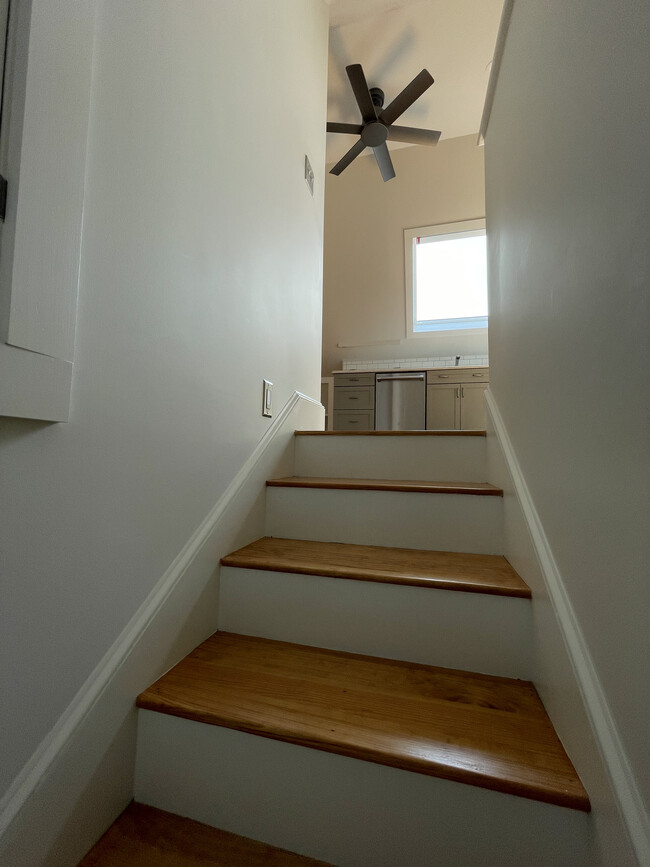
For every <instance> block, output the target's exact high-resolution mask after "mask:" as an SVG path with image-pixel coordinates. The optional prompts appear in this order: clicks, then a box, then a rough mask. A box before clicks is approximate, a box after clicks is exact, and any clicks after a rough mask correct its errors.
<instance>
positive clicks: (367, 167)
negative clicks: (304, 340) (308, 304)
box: [323, 136, 487, 376]
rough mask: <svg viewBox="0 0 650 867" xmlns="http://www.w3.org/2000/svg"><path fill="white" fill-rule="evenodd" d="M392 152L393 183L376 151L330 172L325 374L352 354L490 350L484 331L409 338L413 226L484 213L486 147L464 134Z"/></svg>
mask: <svg viewBox="0 0 650 867" xmlns="http://www.w3.org/2000/svg"><path fill="white" fill-rule="evenodd" d="M392 159H393V164H394V166H395V171H396V173H397V176H396V177H395V178H394V179H393V180H391V181H387V182H386V183H384V182H383V181H382V179H381V175H380V174H379V169H378V168H377V164H376V162H375V158H374V156H373V155H372V154H370V155H369V156H361V157H358V158H357V159H356V160H355V162H354V163H353V164H352V165H351V166H350V167H349V168H347V169H346V170H345V172H343V174H341V175H340V176H339V177H335V176H334V175H330V174H329V173H328V175H327V180H326V184H325V264H324V279H323V375H324V376H326V375H328V374H329V372H330V371H331V370H337V369H340V367H341V362H342V361H343V360H352V359H372V358H380V359H381V358H414V357H420V356H421V357H426V356H434V355H485V354H487V334H486V330H485V329H481V330H480V331H479V332H478V333H474V334H468V333H467V332H464V333H463V334H460V333H459V332H456V333H449V332H447V333H445V332H438V333H437V334H435V335H433V336H431V337H428V336H427V337H416V338H412V339H410V340H406V318H405V317H406V303H405V294H404V292H405V288H404V229H408V228H414V227H416V226H431V225H435V224H439V223H452V222H456V221H458V220H470V219H475V218H477V217H483V216H484V214H485V191H484V176H483V148H479V147H477V146H476V136H463V137H462V138H455V139H444V140H443V141H441V142H440V143H439V144H438V145H437V146H436V147H434V148H425V147H407V148H400V149H398V150H396V151H393V152H392ZM337 344H342V345H345V347H347V348H343V347H342V346H338V345H337Z"/></svg>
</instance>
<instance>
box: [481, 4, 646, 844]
mask: <svg viewBox="0 0 650 867" xmlns="http://www.w3.org/2000/svg"><path fill="white" fill-rule="evenodd" d="M649 22H650V19H649V18H648V15H647V8H644V4H642V3H636V2H625V3H623V4H611V3H609V2H608V0H573V2H572V3H569V4H567V3H565V2H563V0H548V2H545V3H543V4H539V3H536V2H535V0H515V4H514V11H513V17H512V21H511V25H510V30H509V33H508V38H507V42H506V48H505V54H504V57H503V65H502V67H501V73H500V76H499V80H498V85H497V90H496V98H495V102H494V107H493V110H492V115H491V119H490V122H489V126H488V129H487V135H486V148H485V150H486V201H487V221H488V239H489V269H490V366H491V383H490V387H491V390H492V392H493V395H494V398H495V400H496V403H497V405H498V407H499V410H500V412H501V415H502V417H503V420H504V423H505V426H506V428H507V430H508V433H509V436H510V439H511V440H512V444H513V448H514V452H515V453H516V457H517V459H518V462H519V464H520V467H521V470H522V474H523V477H524V478H525V481H526V483H527V485H528V488H529V490H530V494H531V497H532V500H533V502H534V505H535V508H536V509H537V512H538V514H539V516H540V519H541V522H542V525H543V527H544V531H545V533H546V536H547V538H548V542H549V545H550V548H551V549H552V552H553V556H554V558H555V561H556V563H557V566H558V569H559V573H560V575H561V578H562V581H563V583H564V587H565V589H566V593H567V596H568V600H569V603H570V605H571V606H572V608H573V611H574V612H575V616H576V620H577V628H578V629H579V630H580V631H581V633H582V636H583V637H584V642H585V646H586V650H587V654H588V657H589V658H590V660H591V661H592V662H593V665H594V666H595V671H596V673H597V675H596V676H597V681H598V682H599V684H600V687H602V690H603V695H604V699H605V703H606V706H607V707H608V708H609V711H611V714H612V717H613V731H614V734H615V735H616V734H618V735H620V739H621V743H622V745H623V749H624V752H625V754H626V755H627V759H628V760H629V764H630V768H631V769H632V772H631V773H632V777H633V778H635V779H636V784H637V785H638V787H639V790H640V792H641V798H640V800H639V802H638V803H637V806H638V807H639V811H638V813H637V817H638V818H639V821H640V822H642V821H643V815H642V814H643V809H644V808H643V804H644V803H645V811H646V821H647V809H648V806H649V805H650V752H649V751H648V738H647V735H648V730H647V720H648V712H649V711H650V679H649V678H648V671H647V660H648V658H649V653H650V630H649V629H648V623H649V622H650V592H649V585H648V571H647V567H648V553H649V552H648V539H649V537H650V534H649V532H648V531H649V527H648V511H647V493H648V442H649V441H650V437H649V433H650V431H649V429H648V427H649V426H648V414H647V399H648V371H649V369H650V364H649V362H650V358H649V357H648V347H649V342H648V299H649V297H650V293H649V291H648V289H649V281H650V262H649V258H648V237H649V236H650V210H649V209H648V200H649V194H650V161H649V160H648V140H649V139H650V111H649V109H650V105H649V102H648V92H649V91H648V80H649V79H650V54H649V53H648V50H647V46H648V38H649V36H650V27H649ZM633 789H634V782H633V781H632V783H631V787H630V789H629V791H630V792H632V793H633ZM628 806H629V804H628ZM647 827H648V826H647V825H646V831H645V833H646V834H647ZM643 834H644V832H643V831H641V832H640V836H639V839H642V838H643ZM647 843H648V845H650V839H648V841H647ZM646 855H648V856H650V852H647V853H646Z"/></svg>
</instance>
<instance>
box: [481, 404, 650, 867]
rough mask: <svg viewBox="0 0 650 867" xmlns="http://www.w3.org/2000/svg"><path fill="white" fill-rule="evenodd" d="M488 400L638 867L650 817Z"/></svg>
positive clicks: (646, 849)
mask: <svg viewBox="0 0 650 867" xmlns="http://www.w3.org/2000/svg"><path fill="white" fill-rule="evenodd" d="M485 402H486V404H487V409H488V412H489V414H490V417H491V419H492V424H493V428H494V431H495V434H496V438H497V441H498V443H499V446H500V447H501V451H502V453H503V457H504V460H505V462H506V466H507V467H508V470H509V472H510V475H511V477H512V482H513V487H514V491H515V495H516V497H517V499H518V501H519V505H520V507H521V511H522V513H523V516H524V520H525V522H526V525H527V527H528V530H529V532H530V535H531V539H532V542H533V546H534V548H535V552H536V554H537V557H538V559H539V563H540V567H541V570H542V574H543V576H544V580H545V582H546V587H547V589H548V594H549V598H550V600H551V603H552V605H553V610H554V612H555V616H556V618H557V622H558V625H559V628H560V631H561V633H562V635H563V638H564V641H565V643H566V646H567V650H568V653H569V657H570V659H571V662H572V664H573V667H574V671H575V675H576V679H577V681H578V686H579V688H580V691H581V694H582V698H583V701H584V704H585V708H586V711H587V715H588V717H589V720H590V722H591V725H592V727H593V731H594V735H595V737H596V740H597V742H598V745H599V748H600V751H601V754H602V758H603V762H604V765H605V767H606V769H607V772H608V774H609V777H610V781H611V784H612V789H613V791H614V794H615V797H616V798H617V800H618V807H619V809H620V811H621V815H622V816H623V820H624V822H625V825H626V827H627V830H628V833H629V835H630V838H631V841H632V845H633V847H634V851H635V854H636V856H637V858H638V859H639V863H640V864H650V818H649V817H648V814H647V812H646V810H645V807H644V804H643V800H642V798H641V794H640V792H639V789H638V787H637V784H636V780H635V779H634V775H633V773H632V769H631V767H630V763H629V760H628V758H627V755H626V753H625V750H624V748H623V744H622V742H621V738H620V735H619V732H618V728H617V726H616V723H615V721H614V719H613V717H612V714H611V711H610V709H609V705H608V703H607V699H606V698H605V694H604V692H603V688H602V686H601V683H600V679H599V677H598V673H597V671H596V668H595V666H594V663H593V660H592V658H591V654H590V652H589V648H588V647H587V643H586V641H585V638H584V635H583V633H582V630H581V629H580V624H579V623H578V620H577V618H576V614H575V611H574V609H573V606H572V604H571V601H570V599H569V597H568V595H567V592H566V588H565V585H564V582H563V580H562V576H561V574H560V570H559V569H558V566H557V563H556V562H555V558H554V556H553V552H552V550H551V546H550V544H549V542H548V539H547V538H546V534H545V532H544V528H543V526H542V522H541V520H540V517H539V515H538V513H537V510H536V508H535V504H534V502H533V499H532V497H531V494H530V491H529V490H528V485H527V484H526V480H525V478H524V475H523V473H522V470H521V467H520V465H519V461H518V460H517V455H516V452H515V450H514V447H513V445H512V442H511V440H510V437H509V435H508V431H507V429H506V426H505V423H504V421H503V417H502V416H501V412H500V411H499V407H498V405H497V402H496V400H495V399H494V395H493V394H492V392H491V391H490V390H489V389H488V390H487V392H486V394H485Z"/></svg>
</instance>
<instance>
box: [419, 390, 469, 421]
mask: <svg viewBox="0 0 650 867" xmlns="http://www.w3.org/2000/svg"><path fill="white" fill-rule="evenodd" d="M460 389H461V387H460V385H454V384H450V385H427V430H459V429H460Z"/></svg>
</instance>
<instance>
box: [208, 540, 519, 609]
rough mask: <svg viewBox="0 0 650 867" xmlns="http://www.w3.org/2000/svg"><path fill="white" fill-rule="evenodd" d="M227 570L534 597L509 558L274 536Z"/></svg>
mask: <svg viewBox="0 0 650 867" xmlns="http://www.w3.org/2000/svg"><path fill="white" fill-rule="evenodd" d="M221 563H222V565H224V566H238V567H240V568H243V569H265V570H269V571H271V572H298V573H301V574H303V575H326V576H329V577H332V578H353V579H356V580H358V581H378V582H384V583H389V584H410V585H412V586H416V587H433V588H439V589H443V590H462V591H468V592H471V593H490V594H494V595H497V596H521V597H524V598H530V595H531V594H530V588H529V587H528V585H527V584H525V583H524V582H523V581H522V580H521V578H520V577H519V575H517V573H516V572H515V570H514V569H513V568H512V566H511V565H510V564H509V563H508V561H507V560H506V558H505V557H499V556H496V555H492V554H456V553H453V552H450V551H420V550H415V549H412V548H380V547H376V546H371V545H348V544H343V543H341V542H310V541H304V540H302V539H276V538H271V537H269V536H267V537H265V538H263V539H258V540H257V541H256V542H253V543H252V544H250V545H246V547H245V548H240V549H239V550H238V551H234V552H233V553H232V554H228V556H227V557H223V558H222V560H221Z"/></svg>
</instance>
